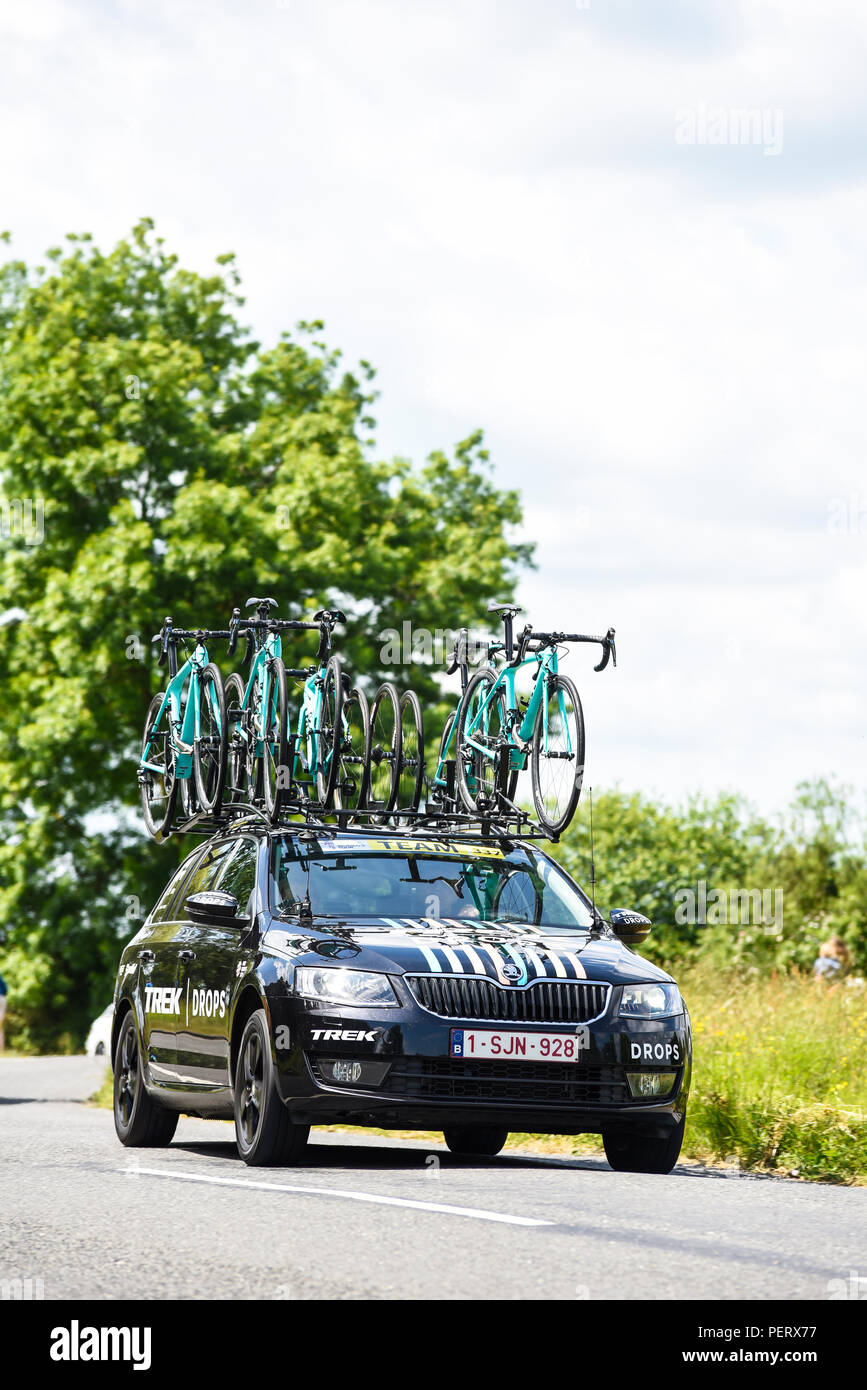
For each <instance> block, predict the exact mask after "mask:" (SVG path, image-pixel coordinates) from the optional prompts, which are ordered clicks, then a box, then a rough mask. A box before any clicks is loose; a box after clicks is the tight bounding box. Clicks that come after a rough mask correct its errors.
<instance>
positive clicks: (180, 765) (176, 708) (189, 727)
mask: <svg viewBox="0 0 867 1390" xmlns="http://www.w3.org/2000/svg"><path fill="white" fill-rule="evenodd" d="M209 661H210V658H209V656H208V649H207V647H206V646H205V645H204V644H203V643H201V642H199V643H198V644H197V645H196V648H195V650H194V652H193V654H192V656H190V657H188V658H187V660H186V661H185V662H184V664H183V666H182V667H181V668H180V670H177V664H178V655H177V650H176V648H175V646H174V645H171V646H170V647H169V672H170V673H171V679H170V680H169V683H168V685H167V686H166V693H165V695H164V696H163V702H162V704H161V705H160V708H159V712H158V714H157V717H156V719H155V720H154V724H153V727H154V730H156V729H158V728H159V725H160V720H161V719H162V717H163V715H164V714H165V712H166V709H168V720H169V737H170V738H171V740H172V744H173V746H174V749H175V755H176V756H175V768H174V775H175V777H176V778H177V779H178V780H179V781H181V782H185V781H187V779H188V778H190V777H191V776H192V774H193V744H194V742H195V740H196V739H197V738H198V737H199V736H200V734H201V728H202V726H201V704H200V698H199V681H198V680H196V679H195V676H196V675H198V676H200V675H201V674H202V672H203V671H204V669H205V667H206V666H207V665H208V662H209ZM172 667H175V668H176V669H175V670H174V671H172ZM187 681H189V683H190V694H189V695H188V696H187V699H186V703H185V702H184V699H183V692H184V686H185V685H186V684H187ZM216 713H217V712H216V711H215V714H216ZM217 718H219V715H218V714H217ZM150 751H151V743H149V744H148V746H147V748H146V749H145V750H144V752H143V753H142V756H141V761H140V763H139V768H140V770H142V771H148V772H156V773H157V774H161V773H162V772H163V769H162V768H161V767H157V766H156V765H155V764H154V763H152V762H150V761H149V757H150Z"/></svg>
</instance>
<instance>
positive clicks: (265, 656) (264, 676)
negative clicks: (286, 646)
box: [238, 632, 283, 758]
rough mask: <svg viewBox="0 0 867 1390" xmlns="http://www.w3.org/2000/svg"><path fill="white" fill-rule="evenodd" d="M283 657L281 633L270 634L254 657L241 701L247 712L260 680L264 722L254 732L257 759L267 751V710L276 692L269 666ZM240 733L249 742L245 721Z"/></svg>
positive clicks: (240, 726)
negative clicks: (276, 658)
mask: <svg viewBox="0 0 867 1390" xmlns="http://www.w3.org/2000/svg"><path fill="white" fill-rule="evenodd" d="M282 655H283V644H282V642H281V641H280V634H279V632H269V633H267V634H266V636H265V639H264V641H263V642H262V645H261V646H260V647H259V648H258V649H257V651H256V652H255V654H254V656H253V660H252V661H251V662H250V675H249V677H248V679H247V684H246V686H245V687H244V698H243V699H242V701H241V709H242V710H247V709H249V708H250V697H251V695H252V693H253V687H254V685H255V684H256V680H257V678H258V679H260V681H261V686H262V702H261V712H262V715H261V719H262V722H261V725H260V727H259V728H258V729H256V730H254V734H255V746H254V748H253V754H254V756H255V757H257V758H261V757H262V754H263V753H264V751H265V737H264V734H265V725H266V722H267V710H268V709H269V707H270V706H269V702H270V700H271V699H272V696H273V690H274V683H273V681H272V679H271V672H270V670H269V665H270V663H271V661H272V660H273V659H274V658H275V657H282ZM238 732H239V733H240V735H241V738H242V739H244V740H245V741H246V742H249V739H248V737H247V731H246V730H245V728H244V723H243V720H242V721H241V723H240V725H239V728H238Z"/></svg>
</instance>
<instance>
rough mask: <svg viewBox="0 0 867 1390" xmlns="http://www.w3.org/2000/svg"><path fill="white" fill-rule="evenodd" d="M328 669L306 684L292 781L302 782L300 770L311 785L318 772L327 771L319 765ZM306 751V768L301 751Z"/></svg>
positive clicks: (320, 668)
mask: <svg viewBox="0 0 867 1390" xmlns="http://www.w3.org/2000/svg"><path fill="white" fill-rule="evenodd" d="M326 669H327V668H326V667H325V666H320V667H319V668H318V670H317V671H316V672H315V673H314V674H313V675H312V676H308V677H307V679H306V681H305V682H304V694H303V696H302V700H301V708H300V710H299V711H298V725H297V729H296V738H295V757H294V760H293V764H292V780H293V781H294V782H299V781H301V778H299V776H298V771H299V768H300V769H301V771H302V772H305V773H306V774H307V777H308V778H309V779H310V782H311V784H312V783H314V782H315V779H316V774H317V773H318V772H322V773H325V772H326V771H327V769H325V768H322V767H320V765H319V731H320V727H321V716H322V690H323V687H324V685H325V673H326ZM302 748H303V749H304V750H305V758H306V763H307V766H306V767H304V763H303V761H302V756H301V749H302Z"/></svg>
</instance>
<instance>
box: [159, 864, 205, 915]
mask: <svg viewBox="0 0 867 1390" xmlns="http://www.w3.org/2000/svg"><path fill="white" fill-rule="evenodd" d="M196 854H197V851H195V850H194V851H193V854H192V855H188V856H187V858H186V859H185V860H184V862H183V864H181V865H180V867H179V868H177V869H176V870H175V872H174V873H173V874H172V876H171V879H170V880H169V885H168V887H167V888H166V889H165V891H164V892H163V895H162V897H161V898H160V900H159V902H158V903H157V905H156V907H155V908H154V910H153V913H152V914H151V921H152V922H170V921H171V920H172V918H171V911H172V908H173V906H174V901H175V898H176V897H177V896H178V889H179V888H180V886H181V884H182V883H183V881H184V879H185V878H186V876H187V874H188V873H189V872H190V869H191V867H192V862H191V861H192V860H194V859H195V858H196Z"/></svg>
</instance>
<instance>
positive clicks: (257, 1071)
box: [235, 1009, 310, 1168]
mask: <svg viewBox="0 0 867 1390" xmlns="http://www.w3.org/2000/svg"><path fill="white" fill-rule="evenodd" d="M309 1134H310V1126H309V1125H296V1124H293V1123H292V1120H291V1118H290V1116H289V1111H288V1110H287V1109H286V1106H285V1105H284V1104H283V1102H282V1100H281V1099H280V1096H279V1094H278V1092H277V1085H276V1080H275V1077H274V1062H273V1059H272V1057H271V1039H270V1035H269V1032H268V1020H267V1018H266V1016H265V1010H264V1009H257V1010H256V1011H255V1013H252V1014H251V1015H250V1017H249V1018H248V1019H247V1022H246V1024H245V1025H244V1031H243V1033H242V1034H241V1045H240V1047H239V1048H238V1061H237V1064H236V1066H235V1142H236V1143H237V1145H238V1153H239V1154H240V1156H241V1158H243V1160H244V1162H245V1163H249V1164H250V1165H251V1166H252V1167H257V1168H264V1167H270V1166H272V1165H273V1164H281V1165H287V1166H288V1165H289V1164H292V1163H297V1162H298V1161H299V1159H301V1158H302V1157H303V1154H304V1151H305V1149H306V1147H307V1139H308V1136H309Z"/></svg>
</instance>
